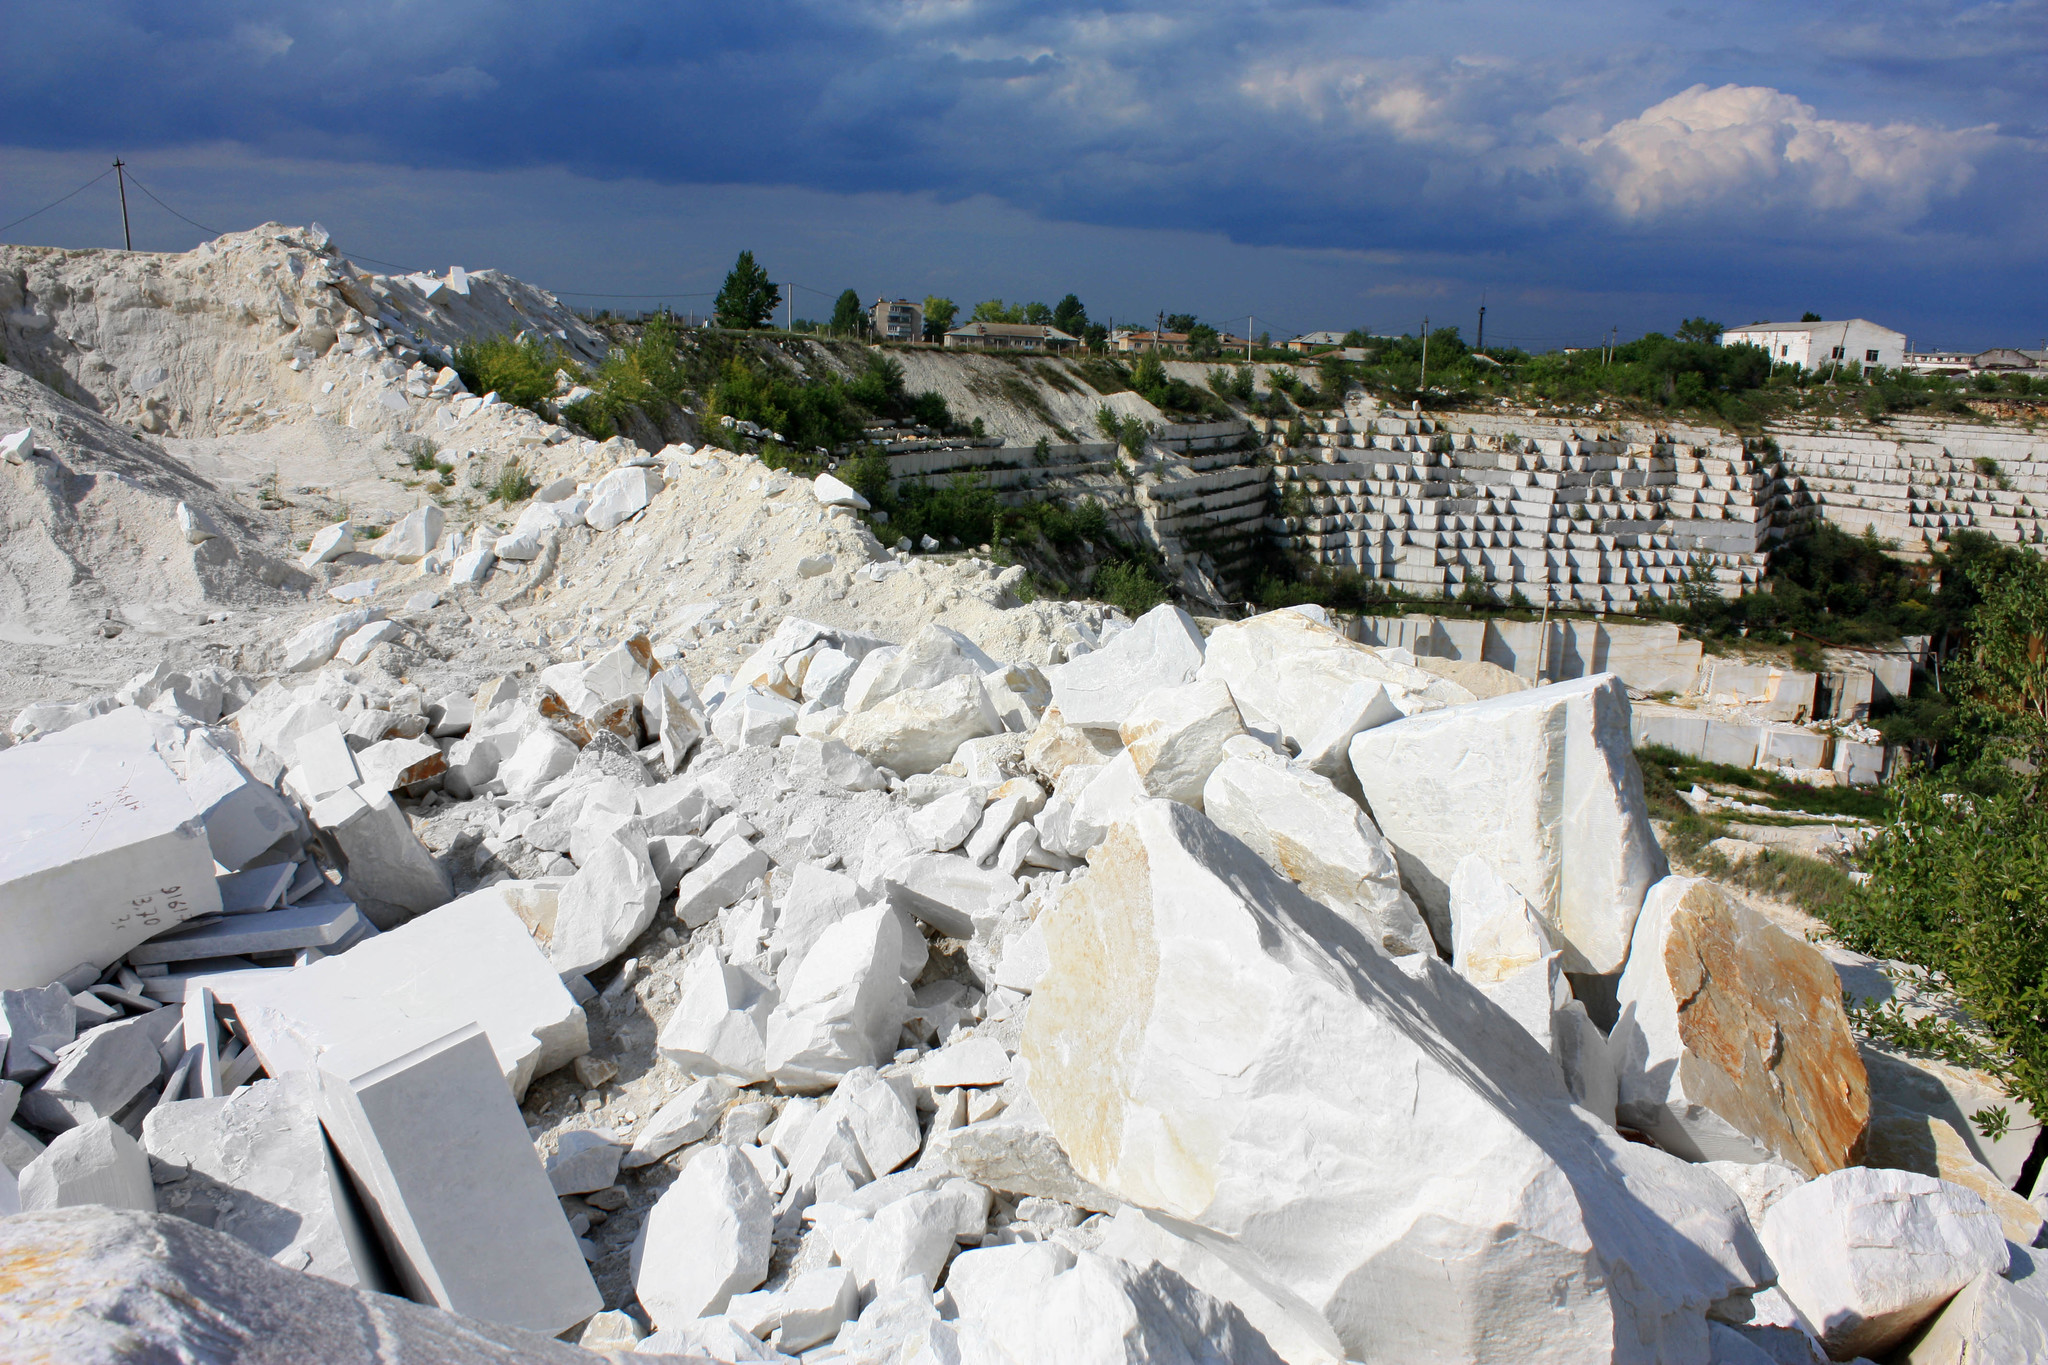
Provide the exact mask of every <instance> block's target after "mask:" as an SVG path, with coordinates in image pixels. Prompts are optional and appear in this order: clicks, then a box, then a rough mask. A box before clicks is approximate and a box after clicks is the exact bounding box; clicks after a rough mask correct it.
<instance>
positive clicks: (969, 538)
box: [889, 474, 1002, 545]
mask: <svg viewBox="0 0 2048 1365" xmlns="http://www.w3.org/2000/svg"><path fill="white" fill-rule="evenodd" d="M893 504H894V505H893V506H892V507H890V508H889V529H890V530H892V531H895V532H897V534H899V535H905V536H909V537H910V542H911V544H913V545H916V544H921V543H922V541H921V538H922V537H924V536H930V537H931V538H932V539H934V540H937V541H939V542H940V543H942V544H943V543H944V542H945V541H946V540H947V539H949V538H950V539H953V540H957V541H959V542H960V543H961V544H962V545H981V544H984V543H986V542H989V541H992V540H994V539H995V534H996V523H997V519H998V518H999V517H1000V516H1001V515H1002V504H1001V503H1000V502H999V501H998V500H997V498H996V495H995V491H994V490H993V489H991V488H990V487H989V486H988V480H987V479H985V478H983V477H981V476H980V475H977V474H955V475H954V476H953V477H952V478H951V479H950V480H948V481H947V482H946V483H944V484H941V485H938V486H933V485H931V484H925V483H914V482H913V483H905V484H903V485H902V486H901V487H899V488H897V489H896V491H895V497H894V499H893Z"/></svg>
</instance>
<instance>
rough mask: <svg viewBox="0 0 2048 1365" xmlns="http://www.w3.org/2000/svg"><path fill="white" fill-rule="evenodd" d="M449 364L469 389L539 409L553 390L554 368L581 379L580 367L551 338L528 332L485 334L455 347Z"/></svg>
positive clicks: (528, 407)
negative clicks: (493, 394)
mask: <svg viewBox="0 0 2048 1365" xmlns="http://www.w3.org/2000/svg"><path fill="white" fill-rule="evenodd" d="M451 364H452V366H453V368H454V370H455V373H457V374H458V375H460V376H462V382H463V384H465V385H466V386H467V387H468V389H469V391H470V392H471V393H478V394H482V393H496V394H497V395H498V401H500V402H502V403H510V404H512V405H513V406H515V407H521V408H527V409H529V410H532V411H539V409H540V406H541V404H543V403H545V402H546V401H547V400H548V399H550V398H552V397H553V396H554V393H555V382H556V381H555V372H556V371H557V370H566V371H567V372H568V374H569V377H570V378H571V379H573V380H577V381H581V379H582V377H583V367H582V366H580V365H578V364H577V363H576V362H575V361H574V360H571V359H570V358H569V357H568V356H566V355H564V354H562V353H561V352H558V351H557V350H556V349H555V345H554V343H553V342H551V341H541V340H538V339H536V338H534V337H531V336H526V337H519V338H513V337H509V336H494V337H484V338H482V339H480V340H473V341H465V342H463V343H462V344H461V345H460V346H457V347H456V348H455V355H454V358H453V360H452V361H451Z"/></svg>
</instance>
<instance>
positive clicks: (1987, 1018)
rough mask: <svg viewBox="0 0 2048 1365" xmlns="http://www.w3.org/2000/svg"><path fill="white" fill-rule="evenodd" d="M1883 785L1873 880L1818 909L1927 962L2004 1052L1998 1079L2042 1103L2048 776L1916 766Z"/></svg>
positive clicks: (2046, 1042)
mask: <svg viewBox="0 0 2048 1365" xmlns="http://www.w3.org/2000/svg"><path fill="white" fill-rule="evenodd" d="M1888 796H1889V797H1890V800H1891V805H1892V810H1891V818H1890V820H1889V821H1888V822H1887V824H1886V825H1885V826H1884V828H1883V829H1881V830H1880V831H1879V833H1878V835H1877V837H1876V839H1875V840H1873V842H1872V844H1871V847H1870V848H1869V850H1868V851H1867V853H1866V854H1865V855H1864V857H1863V860H1862V861H1863V866H1864V868H1865V869H1866V870H1867V871H1868V872H1869V873H1870V881H1869V883H1868V885H1866V886H1865V887H1864V888H1863V890H1862V893H1861V894H1860V895H1857V896H1855V897H1853V898H1850V899H1847V900H1846V901H1844V902H1842V903H1841V904H1839V905H1838V906H1836V907H1834V908H1833V909H1832V910H1831V911H1830V912H1829V913H1827V914H1826V915H1825V918H1826V919H1827V921H1828V923H1829V925H1830V926H1831V927H1832V928H1833V929H1834V931H1835V932H1836V933H1837V934H1838V935H1840V936H1841V938H1842V939H1843V941H1844V942H1845V943H1847V944H1848V945H1849V946H1850V947H1851V948H1854V949H1856V950H1857V951H1859V952H1866V953H1870V954H1872V955H1874V956H1878V957H1892V958H1902V959H1904V960H1906V961H1908V962H1913V963H1917V964H1919V965H1920V966H1922V967H1925V968H1927V969H1928V970H1929V972H1930V973H1931V974H1932V976H1933V979H1934V981H1935V983H1936V984H1938V985H1940V986H1942V987H1945V988H1946V989H1948V990H1950V991H1953V992H1954V993H1955V996H1956V998H1957V999H1958V1000H1959V1001H1960V1002H1961V1004H1962V1006H1963V1008H1964V1009H1965V1010H1967V1011H1968V1012H1969V1013H1970V1015H1971V1016H1972V1017H1974V1018H1975V1019H1976V1020H1977V1021H1978V1022H1979V1023H1980V1024H1981V1025H1982V1026H1983V1028H1984V1029H1985V1031H1986V1032H1987V1033H1989V1034H1990V1036H1991V1037H1992V1039H1993V1040H1995V1042H1996V1043H1997V1044H1998V1046H1999V1047H2000V1048H2002V1049H2004V1051H2005V1052H2006V1053H2007V1054H2008V1055H2009V1058H2010V1062H2009V1065H2008V1066H2006V1067H2003V1068H1996V1069H1995V1071H1998V1072H2002V1073H2003V1074H2002V1075H2001V1079H2002V1080H2004V1081H2005V1082H2006V1083H2007V1084H2008V1086H2009V1087H2010V1088H2011V1089H2012V1090H2013V1091H2014V1093H2016V1094H2017V1095H2018V1096H2019V1097H2020V1098H2022V1099H2024V1100H2025V1101H2026V1102H2027V1103H2028V1105H2029V1106H2031V1107H2032V1108H2033V1109H2034V1111H2035V1112H2036V1113H2040V1114H2048V903H2044V896H2048V779H2044V777H2043V776H2042V775H2041V774H2039V773H2035V774H2032V775H2028V776H2024V777H2017V778H2015V779H2014V780H2011V781H2010V782H2008V783H2007V784H2006V785H2005V787H2004V789H2003V790H2000V791H1994V792H1989V793H1987V792H1982V791H1974V792H1972V791H1958V790H1956V789H1955V784H1954V783H1953V782H1946V781H1941V780H1937V779H1936V778H1934V777H1932V776H1926V775H1913V776H1908V777H1906V778H1904V779H1902V780H1894V781H1893V783H1892V784H1891V786H1890V788H1889V789H1888Z"/></svg>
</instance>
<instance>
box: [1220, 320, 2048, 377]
mask: <svg viewBox="0 0 2048 1365" xmlns="http://www.w3.org/2000/svg"><path fill="white" fill-rule="evenodd" d="M1256 321H1257V319H1256V318H1254V317H1253V316H1252V315H1251V314H1250V313H1246V314H1245V315H1244V363H1245V364H1247V365H1249V364H1251V363H1252V323H1254V322H1256ZM2041 348H2042V349H2043V350H2048V341H2044V342H2042V343H2041Z"/></svg>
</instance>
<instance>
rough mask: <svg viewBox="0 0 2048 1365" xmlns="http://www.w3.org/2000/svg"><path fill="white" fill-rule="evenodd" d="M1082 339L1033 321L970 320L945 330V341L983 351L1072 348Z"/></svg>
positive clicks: (947, 343)
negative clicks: (948, 330) (947, 330)
mask: <svg viewBox="0 0 2048 1365" xmlns="http://www.w3.org/2000/svg"><path fill="white" fill-rule="evenodd" d="M1080 344H1081V339H1080V338H1079V337H1076V336H1070V335H1068V334H1067V333H1065V332H1062V331H1061V330H1060V329H1059V328H1057V327H1044V326H1040V325H1038V324H1036V323H1019V322H969V323H964V324H962V325H961V326H958V327H955V328H954V329H953V330H952V331H950V332H948V333H946V345H948V346H950V347H955V348H965V349H969V350H982V351H1071V350H1073V349H1074V348H1075V347H1076V346H1078V345H1080Z"/></svg>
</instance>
